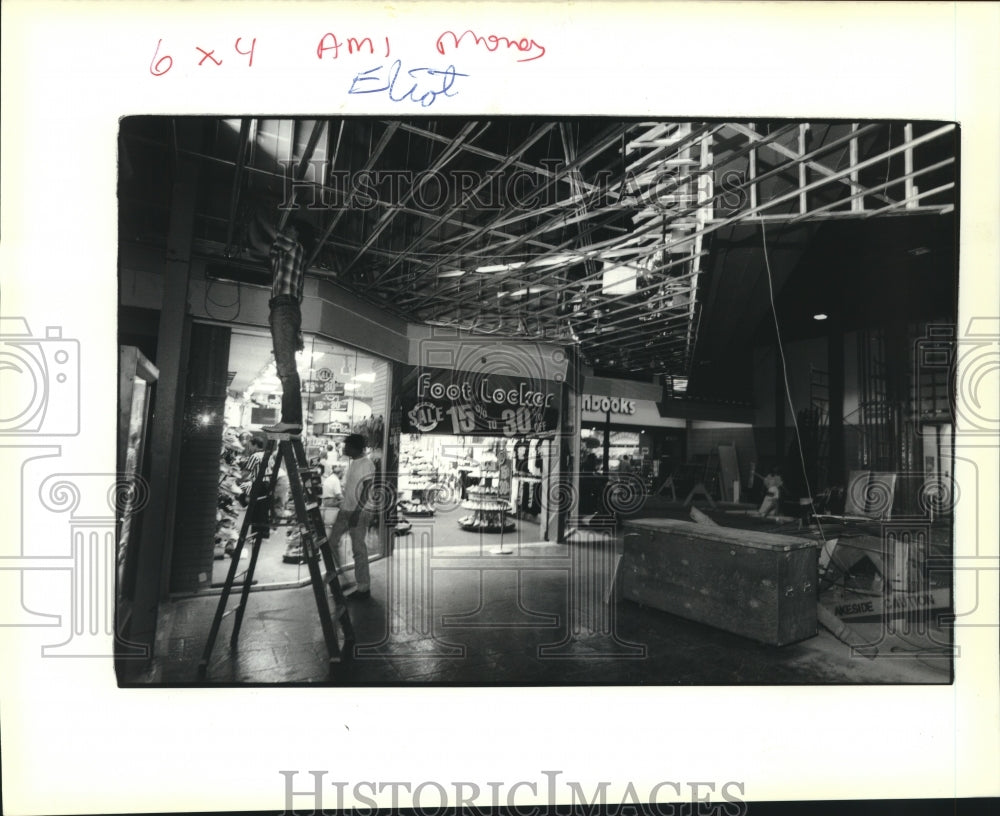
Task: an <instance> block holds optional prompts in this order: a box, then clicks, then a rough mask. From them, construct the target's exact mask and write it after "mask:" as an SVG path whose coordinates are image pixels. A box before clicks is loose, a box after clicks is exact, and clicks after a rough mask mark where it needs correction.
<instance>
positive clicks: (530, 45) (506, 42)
mask: <svg viewBox="0 0 1000 816" xmlns="http://www.w3.org/2000/svg"><path fill="white" fill-rule="evenodd" d="M466 37H472V39H471V40H470V42H474V43H475V44H476V45H482V46H485V47H486V50H487V51H490V52H491V53H492V52H494V51H496V50H497V49H499V48H500V47H501V46H503V47H505V48H507V49H508V50H509V49H511V48H513V49H515V50H516V51H518V52H520V53H522V54H532V53H534V52H536V51H537V52H538V53H535V54H534V56H531V57H524V58H523V59H519V60H518V62H531V61H532V60H536V59H540V58H541V57H544V56H545V46H543V45H539V44H538V43H537V42H535V41H534V40H529V39H528V38H527V37H521V38H520V39H517V40H512V39H510V38H509V37H498V36H497V35H496V34H487V35H486V36H485V37H480V36H479V35H478V34H476V32H475V31H472V30H471V29H466V30H465V31H463V32H462V33H461V34H456V33H455V32H454V31H445V32H444V33H443V34H442V35H441V36H440V37H438V38H437V43H435V48H437V52H438V53H439V54H442V55H443V54H444V53H445V50H446V48H445V46H446V45H449V43H450V46H449V47H451V48H455V49H457V48H458V47H459V46H460V45H461V44H462V40H464V39H465V38H466Z"/></svg>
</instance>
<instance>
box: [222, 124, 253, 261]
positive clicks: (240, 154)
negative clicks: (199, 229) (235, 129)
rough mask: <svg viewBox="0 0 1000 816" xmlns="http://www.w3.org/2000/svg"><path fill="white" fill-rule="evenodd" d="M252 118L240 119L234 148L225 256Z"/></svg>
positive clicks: (230, 239) (226, 254)
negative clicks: (234, 168)
mask: <svg viewBox="0 0 1000 816" xmlns="http://www.w3.org/2000/svg"><path fill="white" fill-rule="evenodd" d="M253 121H254V120H253V119H247V118H243V119H240V135H239V144H238V146H237V148H236V171H235V172H234V173H233V186H232V188H231V190H230V193H229V220H228V222H227V224H226V248H225V250H224V254H225V256H226V257H227V258H228V257H229V256H230V254H231V253H232V247H233V232H234V231H235V228H236V213H237V210H238V209H239V205H240V194H241V192H242V190H243V175H244V174H243V168H244V167H245V166H246V157H247V150H248V148H249V144H250V129H251V124H252V122H253Z"/></svg>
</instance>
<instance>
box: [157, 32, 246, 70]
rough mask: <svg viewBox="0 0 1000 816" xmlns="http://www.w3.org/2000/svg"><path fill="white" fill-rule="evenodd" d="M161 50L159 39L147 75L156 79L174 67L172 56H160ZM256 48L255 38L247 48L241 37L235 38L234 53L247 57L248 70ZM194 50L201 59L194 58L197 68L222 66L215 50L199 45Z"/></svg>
mask: <svg viewBox="0 0 1000 816" xmlns="http://www.w3.org/2000/svg"><path fill="white" fill-rule="evenodd" d="M162 48H163V39H162V38H161V39H159V40H157V41H156V48H155V50H154V51H153V58H152V59H151V60H150V61H149V73H151V74H152V75H153V76H157V77H159V76H163V75H164V74H166V73H167V72H168V71H170V69H171V68H173V67H174V58H173V56H171V55H170V54H163V55H162V56H161V54H160V50H161V49H162ZM256 48H257V38H256V37H253V38H252V39H250V40H249V47H248V46H247V45H246V42H245V41H244V39H243V38H242V37H237V38H236V42H235V43H234V44H233V50H234V51H236V53H237V54H239V55H240V56H243V57H249V60H248V62H247V67H248V68H253V55H254V50H255V49H256ZM194 49H195V51H197V52H198V53H199V54H201V59H198V58H197V56H196V57H195V59H197V64H198V65H199V66H203V67H204V66H205V65H206V64H207V65H208V66H215V67H218V66H220V65H222V62H223V57H221V56H220V57H217V56H215V52H216V49H215V48H202V47H201V46H200V45H196V46H195V47H194ZM206 61H207V63H206Z"/></svg>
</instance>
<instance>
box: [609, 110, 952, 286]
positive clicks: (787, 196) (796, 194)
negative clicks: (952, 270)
mask: <svg viewBox="0 0 1000 816" xmlns="http://www.w3.org/2000/svg"><path fill="white" fill-rule="evenodd" d="M952 130H954V125H945V126H943V127H941V128H938V129H936V130H934V131H932V132H930V133H927V134H925V135H924V136H921V137H919V138H918V139H915V140H913V141H912V142H910V143H904V144H903V145H899V146H897V147H894V148H890V149H889V150H886V151H884V152H882V153H880V154H878V155H876V156H873V157H871V158H869V159H866V160H865V161H863V162H860V163H858V164H857V165H855V166H854V167H850V168H846V169H844V170H839V171H835V173H834V175H833V176H824V177H822V178H820V179H817V180H816V181H813V182H811V183H809V184H808V185H806V187H805V188H799V189H794V190H791V191H789V192H787V193H784V194H781V195H779V196H777V197H775V198H771V199H769V200H767V201H764V202H762V203H758V205H757V206H756V207H753V208H750V209H747V210H743V211H740V212H738V213H737V214H736V215H733V216H729V217H727V218H722V219H713V221H712V222H710V223H707V224H706V225H705V226H704V228H703V229H701V230H700V233H699V234H700V235H702V236H704V235H708V234H710V233H712V232H715V231H716V230H718V229H721V228H722V227H725V226H728V225H730V224H735V223H737V222H739V221H743V220H746V219H750V217H751V216H754V217H755V218H754V220H757V218H758V217H759V215H761V214H763V213H764V211H765V210H768V209H771V208H773V207H776V206H778V205H781V204H786V203H789V202H792V201H794V200H795V199H797V198H798V199H801V196H802V195H803V193H804V192H805V193H808V192H810V191H812V190H815V189H818V188H820V187H822V186H824V185H826V184H830V183H832V182H834V181H837V180H839V178H841V177H843V176H846V175H848V174H849V173H851V172H852V171H860V170H862V169H864V168H865V167H868V166H871V165H872V164H875V163H877V162H879V161H882V160H886V159H888V158H889V157H890V156H892V155H895V154H896V153H899V152H901V151H903V150H904V149H906V148H907V146H908V145H912V146H916V145H917V144H921V143H924V142H927V141H930V140H932V139H935V138H938V137H940V136H942V135H945V134H946V133H948V132H950V131H952ZM849 138H851V137H850V136H848V137H844V139H838V140H835V141H836V142H841V141H844V140H845V139H849ZM830 147H831V145H824V146H821V147H820V148H818V149H817V150H815V151H813V152H812V153H811V154H806V155H804V156H803V157H802V158H801V159H800V160H799V161H805V160H807V159H808V158H809V156H812V155H816V154H817V153H822V152H825V151H826V150H828V149H830ZM785 169H787V166H782V167H776V168H773V169H771V170H769V171H768V172H767V173H764V174H761V175H758V176H757V179H756V180H757V181H758V182H759V181H760V180H761V179H764V178H766V177H768V176H771V175H775V174H776V173H779V172H782V171H784V170H785ZM750 183H751V182H750V181H749V180H748V181H745V182H744V183H743V184H741V185H738V186H737V187H735V188H732V187H731V188H729V189H728V190H727V191H726V192H730V193H732V192H736V191H738V190H742V189H745V188H746V187H747V186H748V185H749V184H750ZM897 183H898V182H897ZM719 195H722V193H716V194H715V197H716V198H717V197H718V196H719ZM696 209H697V208H690V209H689V210H687V211H685V212H684V213H683V214H682V215H683V216H687V215H693V214H694V212H695V211H696ZM794 215H795V213H792V214H790V215H783V216H778V217H777V218H779V219H786V220H787V219H789V218H790V217H792V216H794ZM842 216H848V217H855V218H856V217H857V216H856V215H855V214H852V213H843V214H842ZM644 230H649V227H645V228H643V230H639V231H637V232H642V231H644ZM691 237H692V236H688V237H685V238H683V239H680V240H677V241H673V242H670V243H668V244H667V246H668V247H669V246H671V245H672V244H679V243H683V242H685V241H688V240H690V238H691ZM595 277H596V276H595Z"/></svg>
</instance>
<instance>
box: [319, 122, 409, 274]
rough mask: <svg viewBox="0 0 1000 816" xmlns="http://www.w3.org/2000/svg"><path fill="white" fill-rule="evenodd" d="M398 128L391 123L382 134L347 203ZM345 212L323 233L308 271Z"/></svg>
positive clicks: (342, 211) (352, 185)
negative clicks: (362, 176) (362, 177)
mask: <svg viewBox="0 0 1000 816" xmlns="http://www.w3.org/2000/svg"><path fill="white" fill-rule="evenodd" d="M398 127H399V123H398V122H390V123H389V124H388V126H387V127H386V129H385V130H384V131H383V132H382V135H381V136H380V137H379V140H378V142H377V143H376V144H375V147H374V148H373V149H372V151H371V153H370V154H369V155H368V159H367V161H366V162H365V166H364V167H363V168H362V169H361V170H360V171H359V172H357V173H355V174H354V180H353V181H352V182H351V192H350V195H349V196H348V197H347V198H346V199H345V200H346V201H351V200H353V198H354V194H355V193H357V191H358V182H357V179H358V176H360V175H362V174H363V173H365V172H369V171H371V169H372V167H374V166H375V162H377V161H378V160H379V157H380V156H381V155H382V153H383V152H385V149H386V147H388V146H389V142H390V141H391V140H392V137H393V136H394V135H395V133H396V130H397V129H398ZM344 212H345V210H344V209H341V210H338V211H337V214H336V215H334V216H333V219H332V220H331V221H330V223H329V224H328V225H327V226H326V229H325V230H324V231H323V234H322V236H321V237H320V239H319V241H317V242H316V247H315V249H314V250H313V252H312V255H311V256H310V258H309V260H308V261H307V262H306V269H308V268H309V267H311V266H312V265H313V263H314V262H315V261H316V257H317V256H318V255H319V251H320V247H322V246H323V244H325V243H326V239H327V238H329V237H330V235H331V234H332V233H333V231H334V230H335V229H336V228H337V224H339V223H340V219H341V218H343V216H344Z"/></svg>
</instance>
